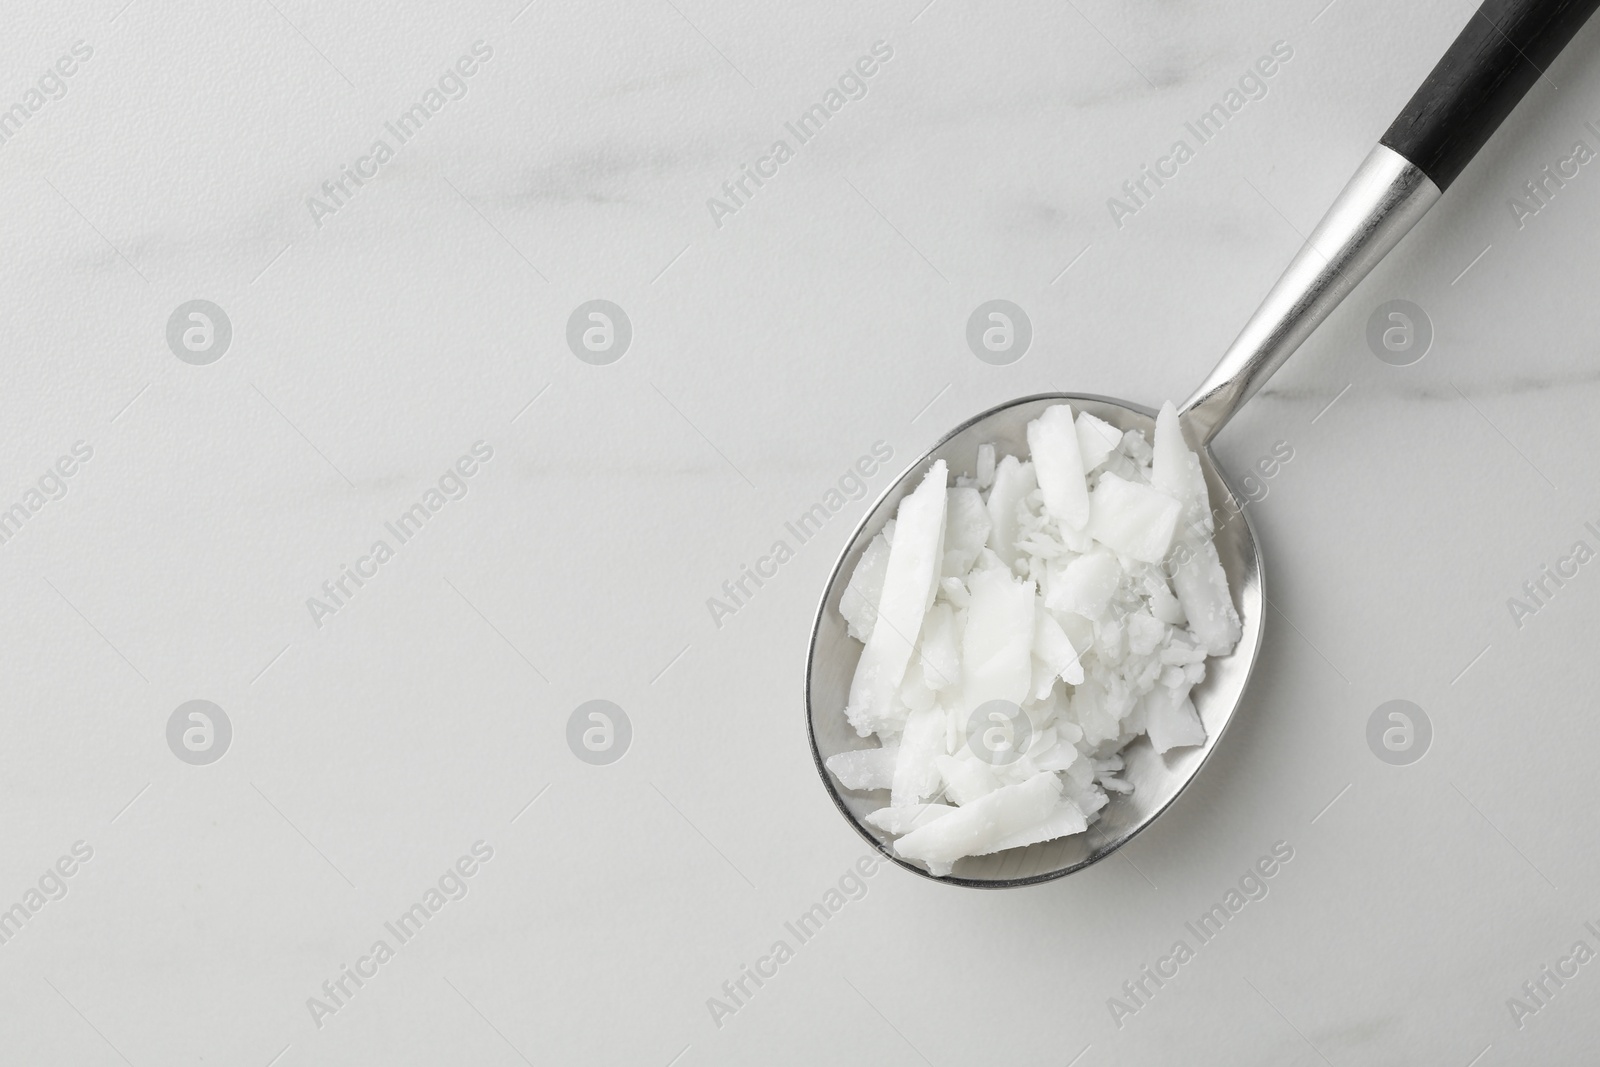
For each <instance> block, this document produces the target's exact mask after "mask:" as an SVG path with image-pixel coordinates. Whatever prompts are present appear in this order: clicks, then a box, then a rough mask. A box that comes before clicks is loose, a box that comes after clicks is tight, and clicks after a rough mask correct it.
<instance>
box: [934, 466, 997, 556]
mask: <svg viewBox="0 0 1600 1067" xmlns="http://www.w3.org/2000/svg"><path fill="white" fill-rule="evenodd" d="M948 496H949V499H948V502H947V504H946V515H945V522H944V569H943V571H941V573H942V574H943V575H944V576H946V577H957V578H958V577H960V576H961V575H963V574H966V573H967V572H968V571H970V570H971V569H972V564H973V562H974V561H976V560H977V558H978V553H979V552H981V551H983V546H984V545H986V544H988V542H989V528H990V527H991V526H992V525H993V522H992V520H990V518H989V507H988V505H987V504H985V503H984V502H983V495H982V494H981V493H979V492H978V490H976V489H962V488H957V489H952V490H950V492H949V494H948Z"/></svg>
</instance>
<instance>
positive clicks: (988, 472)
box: [976, 441, 994, 489]
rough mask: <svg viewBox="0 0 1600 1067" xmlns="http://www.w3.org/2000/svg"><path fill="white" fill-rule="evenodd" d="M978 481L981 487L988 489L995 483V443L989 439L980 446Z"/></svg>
mask: <svg viewBox="0 0 1600 1067" xmlns="http://www.w3.org/2000/svg"><path fill="white" fill-rule="evenodd" d="M976 481H977V483H978V488H979V489H987V488H989V487H990V486H991V485H993V484H994V445H992V444H990V443H989V442H987V441H986V442H984V443H983V444H981V445H979V446H978V473H977V478H976Z"/></svg>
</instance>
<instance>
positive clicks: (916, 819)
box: [867, 804, 956, 834]
mask: <svg viewBox="0 0 1600 1067" xmlns="http://www.w3.org/2000/svg"><path fill="white" fill-rule="evenodd" d="M955 810H956V809H955V807H954V806H952V805H950V804H913V805H911V806H909V807H904V808H896V807H887V808H879V809H878V810H877V811H872V812H868V813H867V821H868V822H869V823H871V824H872V825H873V826H876V827H877V828H878V829H880V830H883V831H884V832H886V833H891V834H909V833H910V832H911V831H913V830H915V829H917V828H918V827H922V826H926V825H928V824H929V823H930V822H933V821H934V820H935V819H938V818H942V817H943V816H945V815H949V814H950V813H951V812H952V811H955Z"/></svg>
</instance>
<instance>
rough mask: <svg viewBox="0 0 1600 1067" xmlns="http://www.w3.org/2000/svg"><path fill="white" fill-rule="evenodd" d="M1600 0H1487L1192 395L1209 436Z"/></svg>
mask: <svg viewBox="0 0 1600 1067" xmlns="http://www.w3.org/2000/svg"><path fill="white" fill-rule="evenodd" d="M1597 7H1600V0H1485V2H1484V4H1483V5H1482V6H1481V7H1479V8H1478V10H1477V11H1476V12H1474V13H1473V15H1472V18H1471V19H1470V20H1469V21H1468V22H1467V25H1466V27H1465V28H1464V29H1463V30H1462V31H1461V33H1460V35H1459V36H1457V37H1456V39H1455V42H1454V43H1453V44H1452V45H1451V46H1450V48H1449V50H1448V51H1447V52H1445V54H1444V57H1443V58H1442V59H1440V60H1439V62H1438V64H1437V65H1436V66H1435V67H1434V68H1433V71H1432V72H1431V73H1430V74H1429V75H1428V76H1427V78H1426V79H1424V80H1423V83H1422V86H1421V87H1420V88H1419V89H1417V91H1416V93H1415V94H1414V95H1413V96H1412V97H1411V100H1410V101H1409V102H1408V103H1407V104H1406V106H1405V107H1404V108H1402V109H1401V111H1400V114H1399V116H1398V117H1397V118H1396V119H1395V120H1394V122H1393V123H1392V124H1391V125H1390V126H1389V129H1388V131H1387V132H1386V133H1384V135H1383V137H1382V138H1381V139H1380V140H1379V142H1378V144H1377V146H1376V147H1375V148H1373V150H1372V152H1371V153H1370V154H1369V155H1368V156H1367V158H1366V160H1365V161H1363V162H1362V164H1361V166H1360V167H1359V168H1357V170H1356V173H1355V175H1354V176H1353V177H1352V178H1351V179H1350V182H1349V184H1347V185H1346V186H1345V187H1344V191H1343V192H1341V193H1340V194H1339V196H1338V197H1337V199H1335V200H1334V202H1333V206H1332V207H1330V208H1329V209H1328V212H1327V214H1326V215H1324V216H1323V217H1322V221H1321V222H1319V223H1317V227H1316V229H1315V230H1313V231H1312V233H1311V236H1310V238H1308V239H1307V241H1306V243H1305V246H1304V247H1302V248H1301V249H1300V251H1299V253H1297V254H1296V255H1295V257H1294V259H1293V260H1292V261H1291V262H1290V263H1289V266H1288V268H1287V269H1286V270H1285V271H1284V273H1283V276H1282V277H1281V278H1279V279H1278V281H1277V283H1276V284H1275V285H1273V287H1272V289H1271V291H1269V292H1268V293H1267V297H1266V299H1265V300H1263V301H1262V302H1261V306H1260V307H1259V308H1257V309H1256V312H1255V314H1254V315H1252V316H1251V317H1250V321H1249V322H1247V323H1246V324H1245V327H1244V329H1243V330H1242V331H1241V332H1240V334H1239V336H1238V338H1237V339H1236V340H1235V341H1234V342H1233V344H1232V345H1230V346H1229V348H1228V351H1227V352H1226V353H1224V354H1223V357H1222V360H1221V361H1220V362H1219V363H1218V364H1217V366H1216V368H1215V369H1214V370H1212V372H1211V374H1210V375H1209V376H1208V377H1207V378H1206V380H1205V381H1204V382H1203V383H1202V384H1201V386H1200V388H1199V389H1197V390H1195V393H1194V395H1193V396H1191V397H1190V398H1189V399H1188V400H1187V401H1185V402H1184V405H1183V408H1182V410H1181V412H1180V414H1181V416H1182V418H1183V420H1184V424H1185V425H1186V426H1187V427H1188V429H1189V431H1190V433H1191V434H1192V435H1193V437H1194V438H1195V439H1196V442H1197V443H1199V444H1202V445H1203V444H1206V443H1208V442H1210V440H1211V439H1212V438H1213V437H1214V436H1216V433H1217V431H1218V430H1220V429H1222V427H1223V426H1224V425H1225V424H1226V423H1227V421H1228V420H1229V419H1230V418H1232V417H1233V414H1234V412H1236V411H1238V410H1239V408H1240V407H1241V406H1242V405H1243V404H1244V402H1245V401H1246V400H1249V399H1250V397H1252V396H1253V395H1255V392H1256V390H1257V389H1259V388H1261V386H1262V385H1263V384H1264V383H1265V382H1266V380H1267V379H1268V378H1269V377H1271V376H1272V372H1273V371H1275V370H1277V369H1278V368H1279V367H1280V366H1281V365H1282V364H1283V361H1284V360H1286V359H1288V358H1289V356H1290V355H1291V354H1292V353H1293V352H1294V350H1295V349H1296V348H1298V347H1300V344H1301V342H1302V341H1304V340H1305V339H1306V338H1307V337H1308V336H1310V334H1311V332H1312V331H1313V330H1315V329H1316V328H1317V326H1318V325H1319V324H1320V323H1321V322H1322V320H1323V319H1325V318H1327V317H1328V315H1329V313H1330V312H1332V311H1333V309H1334V308H1336V307H1338V306H1339V302H1340V301H1341V300H1343V299H1344V298H1345V295H1346V294H1348V293H1349V292H1350V290H1352V289H1354V288H1355V287H1356V285H1357V283H1359V282H1360V281H1361V279H1362V278H1364V277H1366V276H1367V272H1368V271H1370V270H1372V268H1373V267H1374V266H1376V265H1377V264H1378V262H1379V261H1380V260H1381V259H1383V257H1384V256H1385V255H1387V254H1388V253H1389V250H1390V249H1392V248H1393V247H1394V246H1395V245H1396V244H1398V243H1399V242H1400V239H1401V238H1402V237H1404V236H1405V235H1406V233H1407V231H1409V230H1410V229H1411V227H1412V226H1414V225H1416V223H1417V220H1419V219H1420V218H1422V216H1423V215H1425V214H1427V212H1428V209H1429V208H1431V207H1432V206H1433V205H1434V202H1435V201H1437V200H1438V199H1439V197H1440V196H1441V195H1442V194H1443V192H1444V190H1445V189H1448V188H1449V187H1450V184H1451V183H1452V182H1454V181H1455V180H1456V178H1457V176H1459V175H1460V174H1461V172H1462V170H1463V169H1465V167H1466V165H1467V164H1468V163H1470V162H1471V161H1472V158H1473V157H1474V156H1475V155H1477V154H1478V150H1479V149H1481V148H1482V147H1483V146H1484V144H1485V143H1486V142H1487V141H1488V140H1489V138H1490V137H1491V136H1492V135H1493V134H1494V131H1495V130H1496V129H1498V128H1499V127H1500V123H1501V122H1502V121H1503V120H1504V119H1505V117H1506V116H1507V115H1509V114H1510V113H1511V111H1512V109H1513V108H1515V107H1516V106H1517V103H1518V101H1520V100H1521V99H1522V97H1523V95H1524V94H1525V93H1527V91H1528V90H1529V88H1531V87H1532V86H1533V85H1534V84H1535V83H1536V82H1539V81H1541V80H1542V81H1544V82H1545V83H1546V84H1549V78H1548V76H1547V75H1546V74H1545V73H1544V72H1545V69H1546V68H1547V67H1548V66H1549V65H1550V63H1551V61H1552V60H1554V59H1555V57H1556V56H1557V55H1559V54H1560V52H1561V50H1562V49H1563V48H1565V47H1566V45H1567V42H1568V41H1570V40H1572V37H1573V35H1574V34H1576V33H1577V32H1578V30H1579V28H1580V27H1582V26H1583V24H1584V22H1586V21H1587V20H1588V18H1589V16H1590V15H1592V14H1594V11H1595V9H1596V8H1597Z"/></svg>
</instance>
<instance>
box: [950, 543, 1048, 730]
mask: <svg viewBox="0 0 1600 1067" xmlns="http://www.w3.org/2000/svg"><path fill="white" fill-rule="evenodd" d="M967 587H968V588H969V589H970V590H971V591H972V606H971V607H969V608H968V609H967V625H966V630H965V631H964V632H963V633H962V635H961V655H962V679H961V683H962V689H961V706H962V707H964V708H966V709H968V710H969V711H971V710H975V709H976V708H978V707H979V706H980V705H983V704H986V703H988V702H989V701H991V700H1007V701H1010V702H1011V703H1013V704H1021V703H1022V702H1023V700H1025V699H1026V698H1027V695H1028V681H1029V679H1030V678H1031V677H1032V673H1033V668H1032V664H1031V662H1030V655H1029V653H1030V651H1031V649H1032V647H1033V600H1034V590H1033V583H1032V582H1022V581H1018V580H1017V579H1016V578H1014V577H1012V575H1011V572H1010V571H1008V570H1006V569H1004V568H1002V567H994V568H991V569H989V570H984V571H976V572H974V573H973V575H972V576H971V578H970V579H969V580H968V582H967Z"/></svg>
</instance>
